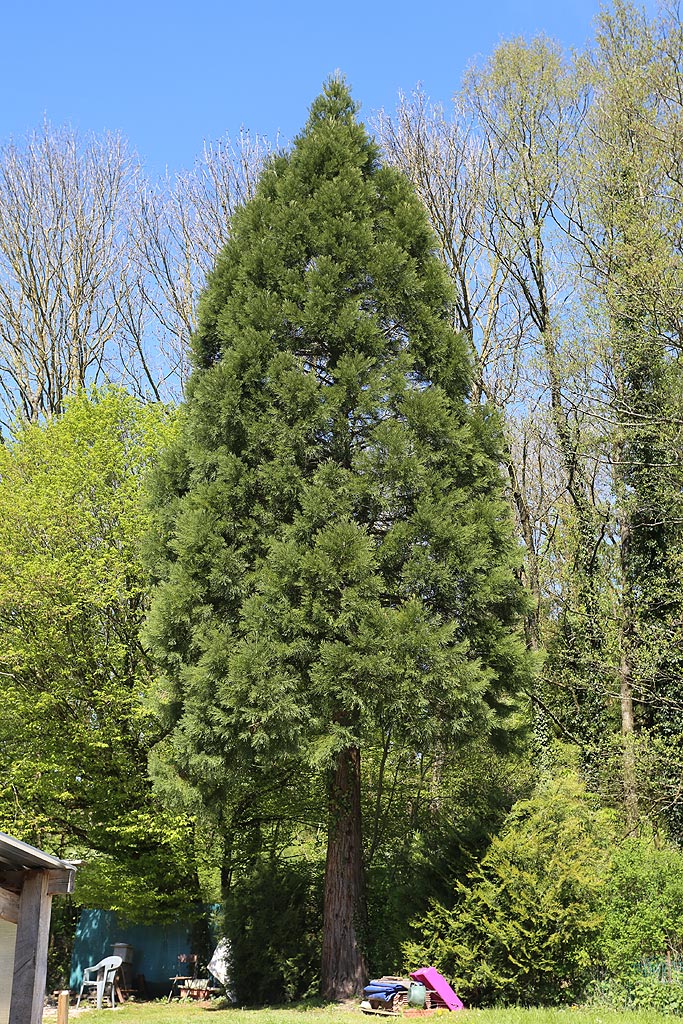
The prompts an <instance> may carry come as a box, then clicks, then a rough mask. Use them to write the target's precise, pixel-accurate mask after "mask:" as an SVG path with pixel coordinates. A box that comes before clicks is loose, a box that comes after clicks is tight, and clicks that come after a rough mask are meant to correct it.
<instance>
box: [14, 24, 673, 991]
mask: <svg viewBox="0 0 683 1024" xmlns="http://www.w3.org/2000/svg"><path fill="white" fill-rule="evenodd" d="M371 127H372V128H373V130H374V132H375V135H376V138H377V139H378V141H379V143H380V145H381V147H382V150H383V153H384V156H385V159H386V160H387V162H389V163H391V164H393V165H396V166H398V167H399V168H401V169H402V170H403V171H404V172H405V173H406V174H407V176H408V177H409V178H410V179H411V181H412V182H413V184H414V186H415V189H416V191H417V193H418V195H419V196H420V198H421V199H422V201H423V202H424V204H425V206H426V209H427V211H428V214H429V218H430V220H431V223H432V226H433V228H434V231H435V235H436V238H437V241H438V248H439V252H440V255H441V257H442V259H443V261H444V263H445V264H446V266H447V268H448V272H449V274H450V277H451V279H452V283H453V287H454V289H455V295H456V302H455V306H454V311H453V316H454V325H455V326H456V327H457V328H458V330H459V331H461V332H462V333H463V334H464V336H465V337H466V338H467V340H468V344H469V346H470V350H471V359H472V363H473V366H474V375H473V385H472V392H471V403H472V404H473V405H478V404H484V403H486V406H487V408H488V409H489V410H491V412H492V413H493V415H495V416H498V417H499V418H500V424H501V430H502V431H503V435H504V454H505V459H504V461H505V466H504V470H505V472H506V474H507V482H508V494H509V500H510V504H511V507H512V509H513V512H514V515H515V518H516V523H517V529H518V535H519V538H520V542H521V545H522V547H523V553H524V561H523V569H522V573H523V579H524V583H525V586H526V588H527V590H528V592H529V594H530V595H531V598H530V601H529V604H528V610H527V614H526V619H525V632H526V640H527V645H528V647H529V649H530V650H531V651H533V652H536V664H537V672H536V674H535V676H534V682H533V684H531V685H530V686H529V688H528V690H527V692H523V693H520V694H519V695H518V698H519V702H518V712H517V718H518V725H519V729H518V735H517V739H516V742H514V743H513V744H512V745H508V746H505V747H501V746H498V747H494V746H493V744H492V743H491V741H489V740H485V739H477V740H473V741H471V742H470V743H463V744H461V745H459V746H458V747H457V749H456V748H454V747H453V746H444V747H440V748H437V749H432V750H430V752H429V753H428V754H426V753H424V752H422V751H420V750H416V749H415V745H414V744H411V743H410V741H409V738H408V739H402V740H401V741H400V742H399V741H398V740H397V739H396V736H395V735H394V731H393V730H392V723H391V722H390V721H382V720H378V721H377V723H376V732H375V735H374V736H372V737H369V738H367V739H366V754H365V761H364V766H363V771H364V775H363V791H362V799H363V814H364V834H365V837H366V850H365V863H366V870H367V876H368V899H369V915H368V924H367V935H366V937H365V944H366V948H367V959H368V964H369V966H370V969H371V971H372V973H373V974H379V973H382V972H383V971H391V972H395V971H397V970H398V969H399V968H400V967H401V966H402V965H411V964H413V963H415V962H416V961H420V960H426V959H428V960H429V961H430V962H434V963H436V964H437V965H438V966H440V967H442V968H443V970H444V972H445V973H447V974H448V975H449V976H451V977H453V978H455V979H456V980H457V983H458V985H459V986H460V988H461V990H462V993H463V995H464V996H465V997H466V998H467V999H469V1000H471V1001H473V1002H475V1001H500V1000H509V1001H524V1002H531V1001H549V1002H554V1001H561V1000H576V999H578V998H581V997H583V996H584V995H585V994H586V993H587V992H588V991H592V992H593V993H594V996H595V997H596V998H597V997H598V996H600V995H601V994H602V997H605V998H610V999H614V1000H618V999H623V1000H627V999H630V1000H631V1001H641V1002H648V1001H650V1002H657V1001H659V1002H660V1003H661V1004H662V1005H666V1006H669V1007H670V1008H673V1009H675V1008H678V1006H680V1005H683V994H682V993H683V989H681V987H680V985H679V984H678V983H677V980H676V979H678V978H679V977H680V975H679V973H678V966H677V964H678V963H679V961H680V958H681V953H682V952H683V857H682V856H681V854H680V852H679V851H680V845H681V843H683V816H682V812H683V788H682V786H681V777H682V769H683V692H682V690H681V678H680V667H681V657H682V655H681V641H682V639H683V635H682V632H683V607H682V606H683V583H682V582H681V580H682V578H683V577H682V573H681V568H682V566H683V515H682V512H683V492H682V489H681V483H682V482H683V470H682V468H681V466H682V464H683V463H682V455H683V450H682V449H683V437H682V434H681V426H682V425H683V414H682V411H683V395H682V393H681V392H682V385H683V377H682V375H681V371H680V352H681V343H682V341H683V338H682V335H681V330H682V327H683V316H682V315H683V202H682V200H683V23H682V22H681V19H680V17H679V15H678V12H677V11H676V10H675V9H663V10H662V11H661V12H660V14H658V15H657V16H656V17H655V18H652V19H650V18H648V17H646V16H645V15H644V14H643V13H641V12H640V11H639V10H638V9H636V8H631V7H628V6H625V5H622V4H615V5H614V6H613V7H612V8H611V9H609V10H608V11H606V12H605V13H604V14H603V15H602V16H601V17H600V19H599V21H598V23H597V28H596V35H595V39H594V41H593V43H592V44H591V46H590V47H589V48H588V49H587V50H586V52H585V53H581V54H576V55H573V56H572V57H571V58H570V57H568V56H567V55H565V54H564V53H563V51H562V50H561V48H560V47H559V46H557V45H556V44H555V43H553V42H551V41H549V40H547V39H545V38H537V39H534V40H532V41H531V42H527V41H522V40H514V41H510V42H506V43H503V44H501V45H500V46H499V47H498V48H497V50H496V51H495V52H494V53H493V54H492V55H491V57H490V58H489V59H488V60H486V61H483V62H481V63H479V64H478V65H475V66H473V67H472V68H471V69H470V70H469V71H468V72H467V74H466V75H465V78H464V82H463V85H462V88H461V89H460V90H459V92H458V93H457V95H456V97H455V99H454V102H453V104H452V106H450V107H449V108H447V109H446V108H442V107H435V106H433V105H432V104H431V103H430V101H429V99H428V97H426V96H424V95H423V94H422V93H421V92H419V91H417V92H416V93H414V94H411V95H409V96H405V97H403V98H402V99H401V100H400V103H399V106H398V108H397V110H396V112H394V113H387V112H383V113H381V114H379V115H377V116H376V118H375V119H374V121H373V123H372V125H371ZM269 154H270V146H269V145H268V143H267V142H266V141H265V140H262V139H260V138H258V137H250V136H247V135H244V136H242V137H241V138H240V139H239V140H238V141H237V143H231V142H229V141H226V142H225V143H222V144H220V145H217V146H215V147H209V148H207V150H206V151H205V153H204V154H203V156H202V158H201V159H200V160H199V161H198V162H197V165H196V166H195V168H194V169H193V170H192V171H191V172H188V173H187V174H182V175H178V176H177V177H175V178H170V179H169V180H167V181H165V182H162V183H160V184H157V183H150V182H148V181H146V180H145V176H144V173H143V170H142V168H141V167H140V165H139V163H138V161H137V159H136V158H135V156H134V154H132V153H131V152H130V151H129V150H128V149H127V147H126V145H125V144H124V142H123V141H122V140H121V139H119V138H116V137H106V138H102V137H99V138H95V137H93V138H88V139H85V138H78V137H77V136H76V135H75V134H74V133H72V132H71V131H69V130H55V129H53V128H52V127H51V126H49V125H44V126H43V127H42V128H41V129H40V130H38V131H37V132H36V133H35V134H34V135H32V136H31V137H30V138H29V139H28V140H26V142H25V143H19V142H17V143H12V144H9V145H6V146H5V147H3V149H2V150H1V151H0V390H1V391H2V395H1V396H0V397H1V398H2V408H3V413H2V421H3V435H4V439H5V444H4V445H3V446H2V447H0V507H1V509H2V511H1V513H0V637H1V639H0V696H1V701H2V707H3V713H2V716H1V717H0V828H2V829H3V830H5V831H8V832H10V833H12V834H14V835H17V836H19V837H21V838H25V839H27V840H28V841H31V842H35V843H37V844H38V845H40V846H43V847H45V848H48V849H54V850H55V851H56V852H60V853H71V854H75V853H79V854H81V855H87V863H86V864H85V866H84V867H83V869H82V870H81V871H80V872H79V885H80V889H79V894H78V898H79V900H81V901H82V902H83V903H84V904H86V903H91V904H92V903H97V905H99V906H108V907H111V908H114V909H118V910H120V911H121V912H122V913H124V914H126V915H128V916H129V917H130V918H132V919H145V920H149V919H153V918H154V917H163V916H164V915H173V914H174V913H175V912H176V910H177V908H178V907H180V906H183V907H185V906H187V905H190V904H191V905H196V906H197V908H198V910H197V913H198V914H199V913H200V909H199V908H200V906H201V904H202V903H206V902H213V901H214V900H216V899H217V898H219V896H222V897H223V898H224V904H225V912H226V920H227V922H228V928H229V931H230V932H231V935H232V938H233V943H234V949H235V957H236V963H237V965H238V978H237V980H238V984H239V985H240V986H242V990H241V992H240V996H241V997H242V998H247V997H249V998H252V999H254V1000H256V1001H259V1000H265V999H274V998H279V997H288V998H292V997H294V996H298V995H301V994H304V993H306V992H308V991H312V990H313V989H314V988H315V986H316V984H317V971H318V959H319V936H320V928H321V901H322V894H321V884H322V873H323V867H324V849H325V836H324V834H323V832H324V828H323V825H322V822H323V820H324V818H323V817H322V815H321V806H322V803H323V795H322V794H321V793H319V792H317V791H316V789H315V786H314V785H313V784H312V782H311V778H308V777H301V778H297V779H291V778H289V779H286V780H283V779H279V778H277V777H275V776H272V775H271V776H269V777H267V778H264V780H263V791H262V792H260V793H259V799H258V801H254V800H253V798H252V797H253V794H252V793H250V791H249V788H248V786H246V785H245V787H244V789H243V791H240V790H239V789H237V790H236V791H233V792H232V793H231V794H230V799H229V800H225V801H224V802H219V801H216V802H214V803H213V804H211V803H210V802H209V801H207V800H205V799H202V798H201V797H202V794H201V793H198V792H197V790H196V787H194V786H190V785H189V784H188V785H187V786H186V787H183V785H182V779H179V778H178V776H174V777H173V778H172V779H170V778H169V777H168V775H167V774H165V773H164V772H163V771H162V770H161V769H160V768H159V765H160V763H161V761H162V760H163V759H162V758H160V756H159V751H163V743H164V740H165V736H164V733H163V727H162V725H161V724H160V722H159V720H158V718H157V716H156V714H155V709H154V705H153V703H152V702H151V701H150V699H149V694H150V689H151V683H152V681H153V679H154V675H155V673H154V667H153V665H152V663H151V661H150V658H149V655H148V653H147V652H146V650H145V649H144V647H143V645H142V643H141V641H140V639H139V631H140V628H141V626H142V623H143V621H144V618H145V615H146V611H147V608H148V599H149V589H150V581H149V576H148V572H147V570H146V569H145V568H144V566H145V564H148V563H147V562H146V561H145V559H144V557H143V547H144V544H145V537H146V536H147V533H148V530H149V514H150V510H149V508H148V506H147V505H146V504H145V497H144V495H145V487H144V479H145V475H146V473H147V470H148V468H149V467H150V466H151V465H153V464H154V462H155V460H156V456H157V454H158V452H159V451H160V450H161V448H162V447H167V446H168V444H169V441H170V439H171V438H172V437H173V434H174V431H176V429H177V413H175V412H174V411H173V405H174V403H176V402H177V400H178V399H179V397H180V396H181V394H182V388H183V383H184V380H185V373H186V353H187V348H188V342H189V338H190V336H191V334H192V333H193V331H194V330H195V328H196V303H197V298H198V294H199V292H200V290H201V288H202V286H203V284H204V281H205V279H206V275H207V273H208V272H209V270H210V269H211V268H212V266H213V264H214V261H215V258H216V254H217V253H218V251H219V250H220V249H221V247H222V246H223V245H224V244H225V243H226V242H227V241H228V239H229V237H230V223H231V217H232V214H233V213H234V211H235V209H236V208H237V207H238V206H239V205H240V204H241V203H243V202H244V200H245V199H247V198H248V197H250V196H251V195H252V194H253V190H254V187H255V184H256V182H257V181H258V179H259V175H260V172H261V169H262V167H263V165H264V161H265V160H266V159H267V158H268V156H269ZM111 385H115V387H112V386H111ZM98 386H99V388H100V390H97V388H98ZM84 388H87V389H88V391H87V393H85V392H84V391H83V389H84ZM206 713H207V716H210V714H211V709H210V708H207V711H206ZM402 735H405V730H404V731H402ZM153 748H154V749H155V751H156V754H155V755H154V757H153V760H152V773H151V777H152V778H155V783H154V784H153V782H152V781H151V778H150V775H149V772H148V759H149V756H150V752H151V751H152V750H153ZM155 766H156V767H155ZM58 923H59V922H58ZM58 931H59V929H57V930H56V932H55V934H56V935H58ZM55 941H56V940H55ZM660 967H661V972H662V976H663V978H664V980H665V982H666V984H665V985H659V984H658V983H657V982H656V980H655V975H656V972H657V971H660ZM648 971H650V974H649V975H648V973H647V972H648Z"/></svg>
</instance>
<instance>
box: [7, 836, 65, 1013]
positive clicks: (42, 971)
mask: <svg viewBox="0 0 683 1024" xmlns="http://www.w3.org/2000/svg"><path fill="white" fill-rule="evenodd" d="M75 873H76V865H75V864H72V863H71V862H70V861H66V860H60V859H59V857H52V856H51V855H50V854H49V853H44V852H43V851H42V850H38V849H36V847H35V846H29V845H28V843H22V842H20V840H18V839H12V837H11V836H8V835H5V833H4V832H0V1024H41V1021H42V1018H43V1003H44V1001H45V981H46V976H47V947H48V938H49V932H50V911H51V907H52V897H53V896H57V895H63V894H66V893H70V892H73V887H74V875H75Z"/></svg>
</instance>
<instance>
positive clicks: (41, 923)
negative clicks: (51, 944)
mask: <svg viewBox="0 0 683 1024" xmlns="http://www.w3.org/2000/svg"><path fill="white" fill-rule="evenodd" d="M51 909H52V897H51V896H50V895H49V893H48V873H47V871H27V872H26V877H25V881H24V887H23V889H22V890H21V896H20V897H19V915H18V921H17V941H16V945H15V947H14V975H13V980H12V1001H11V1003H10V1010H9V1024H41V1021H42V1019H43V1003H44V1001H45V982H46V977H47V946H48V938H49V932H50V911H51Z"/></svg>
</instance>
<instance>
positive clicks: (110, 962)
mask: <svg viewBox="0 0 683 1024" xmlns="http://www.w3.org/2000/svg"><path fill="white" fill-rule="evenodd" d="M122 963H123V959H122V958H121V957H120V956H106V957H105V958H104V960H100V962H99V963H98V964H92V966H91V967H85V968H84V969H83V981H82V982H81V991H80V992H79V993H78V1000H77V1002H76V1009H78V1007H79V1006H80V1003H81V996H82V995H83V989H84V988H94V989H95V990H96V992H97V1009H98V1010H101V1009H102V999H103V998H104V994H105V992H106V990H107V987H108V988H109V996H110V998H111V1008H112V1010H113V1009H114V1008H115V1006H116V996H115V995H114V982H115V981H116V972H117V971H118V969H119V967H120V966H121V964H122ZM91 975H94V977H91Z"/></svg>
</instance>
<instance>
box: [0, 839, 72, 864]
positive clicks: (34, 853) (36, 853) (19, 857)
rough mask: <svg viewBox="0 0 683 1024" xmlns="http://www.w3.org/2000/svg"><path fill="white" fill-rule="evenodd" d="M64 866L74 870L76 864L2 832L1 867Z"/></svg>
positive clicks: (0, 843)
mask: <svg viewBox="0 0 683 1024" xmlns="http://www.w3.org/2000/svg"><path fill="white" fill-rule="evenodd" d="M2 867H8V868H14V869H17V868H63V869H66V870H72V869H73V868H75V867H76V864H74V863H72V862H71V861H68V860H60V858H59V857H53V856H52V854H50V853H45V852H44V851H43V850H39V849H38V848H37V847H36V846H29V844H28V843H22V841H21V840H20V839H13V838H12V836H8V835H6V834H5V833H4V832H0V868H2Z"/></svg>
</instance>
